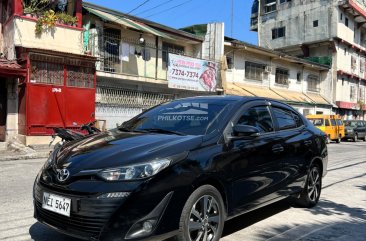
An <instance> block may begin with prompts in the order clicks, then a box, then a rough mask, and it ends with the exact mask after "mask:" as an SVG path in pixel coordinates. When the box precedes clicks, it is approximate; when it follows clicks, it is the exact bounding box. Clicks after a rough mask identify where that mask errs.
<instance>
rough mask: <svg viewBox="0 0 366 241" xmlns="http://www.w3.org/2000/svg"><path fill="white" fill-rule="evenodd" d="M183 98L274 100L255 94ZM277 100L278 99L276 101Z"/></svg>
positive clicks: (244, 100)
mask: <svg viewBox="0 0 366 241" xmlns="http://www.w3.org/2000/svg"><path fill="white" fill-rule="evenodd" d="M182 99H184V100H194V99H207V100H231V101H242V102H246V101H252V100H268V101H276V100H272V99H269V98H264V97H255V96H237V95H204V96H193V97H186V98H182ZM277 102H278V101H277Z"/></svg>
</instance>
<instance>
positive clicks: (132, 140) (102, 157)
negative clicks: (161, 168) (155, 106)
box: [54, 130, 202, 173]
mask: <svg viewBox="0 0 366 241" xmlns="http://www.w3.org/2000/svg"><path fill="white" fill-rule="evenodd" d="M201 144H202V136H189V135H187V136H179V135H167V134H158V133H137V132H122V131H119V130H113V131H108V132H104V133H101V134H98V135H94V136H90V137H87V138H85V139H82V140H79V141H76V142H71V143H68V144H66V145H64V146H63V147H62V148H61V149H60V151H59V152H58V153H57V154H56V155H55V160H54V165H55V166H56V167H57V168H67V169H68V170H69V171H71V172H72V173H76V172H78V171H81V170H98V169H105V168H113V167H118V166H125V165H130V164H134V163H143V162H147V161H151V160H154V159H157V158H165V157H169V156H173V155H177V154H180V153H183V152H186V151H189V150H191V149H193V148H197V147H198V146H200V145H201Z"/></svg>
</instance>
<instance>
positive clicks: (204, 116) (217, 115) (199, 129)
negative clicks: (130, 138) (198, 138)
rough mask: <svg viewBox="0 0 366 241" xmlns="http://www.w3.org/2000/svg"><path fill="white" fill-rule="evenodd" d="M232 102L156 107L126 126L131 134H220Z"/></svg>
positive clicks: (183, 102)
mask: <svg viewBox="0 0 366 241" xmlns="http://www.w3.org/2000/svg"><path fill="white" fill-rule="evenodd" d="M230 103H233V101H230V100H223V99H222V100H218V99H203V98H202V99H195V100H192V101H190V100H177V101H172V102H168V103H166V104H162V105H159V106H157V107H154V108H152V109H150V110H148V111H146V112H144V113H142V114H140V115H138V116H136V117H135V118H133V119H131V120H129V121H127V122H125V123H123V124H122V126H121V127H120V128H124V129H128V130H130V131H133V130H135V131H143V132H144V131H147V132H149V131H156V130H157V129H159V130H165V131H173V132H180V133H183V134H187V135H204V134H209V133H212V132H213V131H215V130H217V128H218V126H219V123H220V120H221V119H222V116H223V115H225V114H227V111H228V109H229V108H230V106H231V105H230Z"/></svg>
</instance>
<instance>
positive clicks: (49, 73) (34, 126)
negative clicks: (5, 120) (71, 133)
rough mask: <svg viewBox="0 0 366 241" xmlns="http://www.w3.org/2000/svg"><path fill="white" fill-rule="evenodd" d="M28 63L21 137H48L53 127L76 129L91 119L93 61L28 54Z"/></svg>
mask: <svg viewBox="0 0 366 241" xmlns="http://www.w3.org/2000/svg"><path fill="white" fill-rule="evenodd" d="M28 62H29V63H28V69H29V74H28V78H27V83H26V84H25V91H24V92H23V95H25V97H26V98H24V96H21V95H20V101H19V111H20V121H19V122H20V124H21V123H22V120H21V116H22V114H24V115H23V116H24V117H25V118H24V122H25V128H21V127H20V128H19V129H20V131H21V132H22V129H23V132H25V133H21V134H25V135H50V134H53V128H55V127H63V128H68V129H78V128H80V126H81V125H82V124H84V123H87V122H90V121H93V120H94V119H95V114H94V113H95V61H90V60H89V61H86V60H80V59H70V57H62V56H54V55H52V56H51V55H45V54H34V53H30V54H29V58H28ZM21 92H22V91H20V93H21ZM24 100H25V103H24ZM22 105H23V106H24V107H25V108H22ZM22 111H24V112H25V113H21V112H22Z"/></svg>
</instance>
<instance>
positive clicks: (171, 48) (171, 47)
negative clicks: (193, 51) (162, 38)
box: [162, 42, 184, 69]
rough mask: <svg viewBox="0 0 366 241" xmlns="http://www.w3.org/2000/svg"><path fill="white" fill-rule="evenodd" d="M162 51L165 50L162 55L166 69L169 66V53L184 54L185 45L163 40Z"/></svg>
mask: <svg viewBox="0 0 366 241" xmlns="http://www.w3.org/2000/svg"><path fill="white" fill-rule="evenodd" d="M162 51H163V53H162V55H163V56H162V59H163V69H165V68H166V67H167V66H168V61H169V60H168V56H169V53H172V54H182V55H184V46H180V45H176V44H171V43H165V42H163V50H162Z"/></svg>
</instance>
